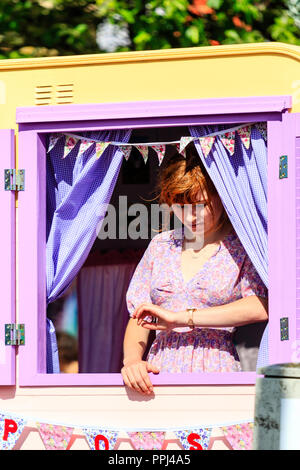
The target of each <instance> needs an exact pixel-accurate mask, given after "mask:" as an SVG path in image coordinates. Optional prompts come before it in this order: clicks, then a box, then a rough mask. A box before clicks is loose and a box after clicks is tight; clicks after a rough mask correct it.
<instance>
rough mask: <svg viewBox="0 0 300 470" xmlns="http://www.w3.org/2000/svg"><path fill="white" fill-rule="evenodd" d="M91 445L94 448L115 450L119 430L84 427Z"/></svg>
mask: <svg viewBox="0 0 300 470" xmlns="http://www.w3.org/2000/svg"><path fill="white" fill-rule="evenodd" d="M82 431H83V432H84V434H85V436H86V438H87V441H88V443H89V446H90V448H91V449H92V450H113V448H114V447H115V444H116V440H117V437H118V432H117V431H108V430H106V429H93V428H90V429H89V428H83V429H82Z"/></svg>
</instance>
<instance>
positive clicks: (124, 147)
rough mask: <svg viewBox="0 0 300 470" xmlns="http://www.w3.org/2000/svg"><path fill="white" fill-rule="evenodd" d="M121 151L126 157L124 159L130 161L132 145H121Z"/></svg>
mask: <svg viewBox="0 0 300 470" xmlns="http://www.w3.org/2000/svg"><path fill="white" fill-rule="evenodd" d="M119 149H120V150H121V152H122V153H123V155H124V158H125V160H126V161H128V158H129V157H130V154H131V150H132V146H131V145H119Z"/></svg>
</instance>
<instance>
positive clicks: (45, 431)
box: [36, 423, 73, 450]
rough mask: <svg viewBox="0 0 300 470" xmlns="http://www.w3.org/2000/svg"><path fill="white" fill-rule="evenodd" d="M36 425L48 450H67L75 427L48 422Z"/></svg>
mask: <svg viewBox="0 0 300 470" xmlns="http://www.w3.org/2000/svg"><path fill="white" fill-rule="evenodd" d="M36 426H37V428H38V430H39V433H40V436H41V438H42V441H43V443H44V446H45V448H46V449H47V450H66V448H67V447H68V444H69V442H70V439H71V437H72V434H73V428H69V427H66V426H59V425H55V424H47V423H36Z"/></svg>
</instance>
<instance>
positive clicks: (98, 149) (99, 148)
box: [96, 142, 110, 158]
mask: <svg viewBox="0 0 300 470" xmlns="http://www.w3.org/2000/svg"><path fill="white" fill-rule="evenodd" d="M109 144H110V142H96V158H99V157H101V155H102V153H103V152H104V150H105V149H106V148H107V147H108V146H109Z"/></svg>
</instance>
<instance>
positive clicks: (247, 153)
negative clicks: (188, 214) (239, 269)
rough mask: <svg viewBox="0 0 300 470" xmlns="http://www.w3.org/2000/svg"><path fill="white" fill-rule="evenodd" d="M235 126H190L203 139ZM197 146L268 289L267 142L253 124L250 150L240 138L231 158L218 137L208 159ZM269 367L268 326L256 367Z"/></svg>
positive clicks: (228, 212) (197, 145)
mask: <svg viewBox="0 0 300 470" xmlns="http://www.w3.org/2000/svg"><path fill="white" fill-rule="evenodd" d="M233 127H234V126H233V125H231V126H229V125H226V126H225V125H216V126H201V127H200V126H199V127H193V126H191V127H190V133H191V135H192V136H193V137H202V136H205V135H208V134H211V133H214V132H218V131H222V130H225V129H229V128H233ZM195 146H196V148H197V150H198V153H199V156H200V158H201V160H202V162H203V164H204V166H205V168H206V170H207V172H208V174H209V176H210V178H211V180H212V181H213V183H214V185H215V187H216V189H217V191H218V193H219V196H220V198H221V200H222V202H223V205H224V207H225V210H226V212H227V214H228V217H229V219H230V221H231V223H232V225H233V227H234V229H235V231H236V233H237V235H238V237H239V239H240V240H241V242H242V244H243V246H244V248H245V250H246V252H247V254H248V256H249V258H250V259H251V261H252V263H253V266H254V267H255V269H256V271H257V273H258V274H259V276H260V278H261V280H262V281H263V283H264V284H265V286H266V287H267V288H268V233H267V227H268V224H267V221H268V218H267V146H266V143H265V141H264V139H263V138H262V136H261V134H260V132H259V131H258V130H257V128H256V127H255V126H254V125H253V126H252V129H251V144H250V148H249V149H245V147H244V145H243V144H242V143H241V141H240V139H239V138H237V139H236V141H235V151H234V154H233V155H232V156H230V155H229V153H228V152H227V150H226V149H225V147H224V145H223V143H222V142H221V140H220V137H219V136H217V137H216V140H215V142H214V145H213V146H212V149H211V151H210V153H209V155H208V156H207V157H206V158H205V157H204V155H203V153H202V150H201V146H200V143H199V142H197V141H195ZM267 364H268V325H267V327H266V328H265V330H264V333H263V337H262V340H261V344H260V348H259V352H258V360H257V368H259V367H262V366H264V365H267Z"/></svg>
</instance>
